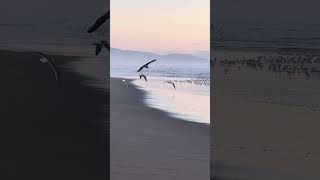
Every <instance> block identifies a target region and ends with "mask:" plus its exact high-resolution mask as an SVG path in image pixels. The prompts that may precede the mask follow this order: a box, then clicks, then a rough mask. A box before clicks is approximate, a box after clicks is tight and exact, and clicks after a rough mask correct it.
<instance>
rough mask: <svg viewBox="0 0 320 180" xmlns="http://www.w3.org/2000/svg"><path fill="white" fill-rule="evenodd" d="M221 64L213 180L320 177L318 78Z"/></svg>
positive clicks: (216, 95)
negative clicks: (227, 70)
mask: <svg viewBox="0 0 320 180" xmlns="http://www.w3.org/2000/svg"><path fill="white" fill-rule="evenodd" d="M234 52H235V51H234V50H233V51H231V52H227V51H224V52H222V53H221V54H227V55H229V57H232V53H234ZM253 53H258V54H260V55H261V54H263V52H253ZM268 53H269V52H268ZM248 54H249V52H243V55H248ZM216 55H217V56H219V53H217V54H216ZM243 55H241V56H239V54H238V57H242V56H243ZM233 56H234V55H233ZM220 68H221V67H220V66H218V65H217V66H216V67H215V69H214V70H213V71H214V72H213V83H214V87H215V88H214V89H213V93H212V96H213V97H212V108H213V109H212V110H213V111H212V122H211V125H212V129H211V130H212V132H211V133H212V135H211V137H212V139H211V140H212V141H211V165H212V167H211V170H212V174H211V177H212V179H217V180H219V179H225V180H228V179H244V180H245V179H250V180H251V179H252V180H269V179H270V180H283V179H290V180H293V179H303V180H313V179H315V180H316V179H319V177H320V172H319V162H320V143H319V137H320V131H319V127H320V118H319V117H320V111H319V104H320V94H319V93H318V90H319V89H320V85H319V80H318V78H311V79H307V78H300V77H288V76H285V75H283V76H278V75H272V74H271V73H270V72H266V73H263V72H250V71H246V72H237V71H232V72H230V73H229V74H223V73H222V71H221V69H220ZM219 69H220V70H219ZM243 71H244V70H243Z"/></svg>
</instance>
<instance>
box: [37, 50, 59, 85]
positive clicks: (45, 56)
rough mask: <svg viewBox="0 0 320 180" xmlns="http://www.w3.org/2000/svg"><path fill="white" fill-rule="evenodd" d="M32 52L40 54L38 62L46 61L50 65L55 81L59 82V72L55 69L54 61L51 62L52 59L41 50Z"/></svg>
mask: <svg viewBox="0 0 320 180" xmlns="http://www.w3.org/2000/svg"><path fill="white" fill-rule="evenodd" d="M34 53H35V54H37V55H38V56H40V59H39V60H40V62H42V63H47V64H48V65H49V66H50V68H51V70H52V72H53V75H54V77H55V80H56V82H57V83H59V74H58V71H57V70H56V67H55V65H54V63H53V62H54V60H53V59H52V58H50V57H49V56H47V55H46V54H44V53H42V52H34Z"/></svg>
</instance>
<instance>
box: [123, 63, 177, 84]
mask: <svg viewBox="0 0 320 180" xmlns="http://www.w3.org/2000/svg"><path fill="white" fill-rule="evenodd" d="M156 60H157V59H154V60H152V61H149V62H147V63H146V64H144V65H142V66H141V67H140V68H139V69H138V70H137V72H141V71H142V70H143V69H149V65H150V64H151V63H153V62H155V61H156ZM142 78H143V79H144V80H145V81H146V82H147V81H148V79H147V76H146V75H144V74H140V75H139V79H142ZM122 82H124V83H125V84H126V87H127V88H128V87H129V84H128V82H127V81H126V80H125V79H122ZM165 83H169V84H171V85H172V86H173V88H174V89H176V85H175V84H174V83H173V82H172V81H165Z"/></svg>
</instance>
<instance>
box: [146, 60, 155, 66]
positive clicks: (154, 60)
mask: <svg viewBox="0 0 320 180" xmlns="http://www.w3.org/2000/svg"><path fill="white" fill-rule="evenodd" d="M156 60H157V59H154V60H152V61H150V62H148V63H147V64H145V65H147V66H148V65H149V64H151V63H153V62H155V61H156Z"/></svg>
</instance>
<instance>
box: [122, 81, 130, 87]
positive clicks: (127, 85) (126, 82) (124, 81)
mask: <svg viewBox="0 0 320 180" xmlns="http://www.w3.org/2000/svg"><path fill="white" fill-rule="evenodd" d="M122 82H124V83H125V84H126V86H127V88H128V86H129V84H128V83H127V81H126V80H125V79H122Z"/></svg>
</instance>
